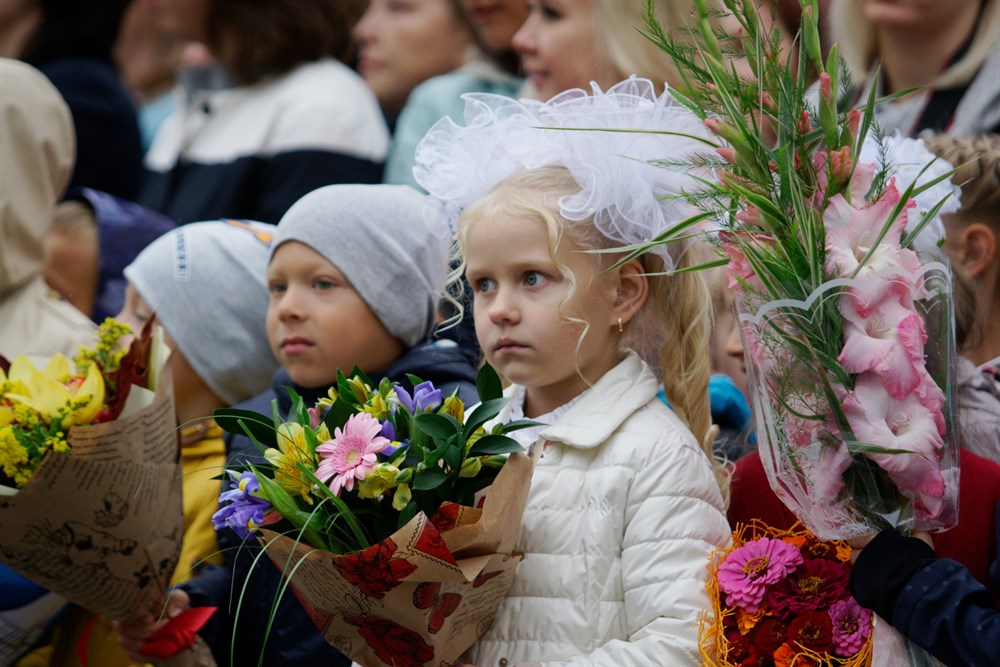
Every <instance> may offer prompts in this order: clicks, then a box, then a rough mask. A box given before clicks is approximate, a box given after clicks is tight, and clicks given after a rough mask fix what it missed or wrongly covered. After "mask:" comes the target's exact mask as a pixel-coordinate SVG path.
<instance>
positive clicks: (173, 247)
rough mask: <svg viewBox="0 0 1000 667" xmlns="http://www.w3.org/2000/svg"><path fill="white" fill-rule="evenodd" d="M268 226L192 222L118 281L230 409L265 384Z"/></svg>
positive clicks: (269, 365)
mask: <svg viewBox="0 0 1000 667" xmlns="http://www.w3.org/2000/svg"><path fill="white" fill-rule="evenodd" d="M273 235H274V226H273V225H265V224H262V223H256V222H239V221H236V220H231V221H217V222H195V223H191V224H187V225H184V226H182V227H178V228H177V229H175V230H173V231H171V232H168V233H167V234H165V235H163V236H161V237H160V238H158V239H157V240H155V241H153V242H152V243H151V244H150V245H149V246H147V247H146V249H145V250H143V251H142V252H141V253H140V254H139V256H138V257H136V258H135V261H133V262H132V263H131V264H129V265H128V266H127V267H126V268H125V277H126V278H127V279H128V281H129V283H131V284H132V286H134V287H135V289H137V290H138V291H139V294H140V295H141V296H142V298H143V299H145V300H146V303H148V304H149V306H150V308H152V310H153V312H155V313H156V317H157V319H158V320H159V322H160V324H162V325H163V328H164V329H166V331H167V333H168V334H170V337H171V338H172V339H173V340H174V343H175V345H176V346H177V348H178V349H179V350H180V352H181V353H182V354H183V355H184V357H185V358H186V359H187V360H188V363H190V364H191V368H193V369H194V371H195V372H196V373H197V374H198V376H199V377H200V378H201V379H202V380H203V381H204V382H205V384H207V385H208V386H209V387H210V388H211V389H212V391H214V392H215V394H216V395H217V396H218V397H219V398H221V399H222V400H224V401H226V402H227V403H228V404H230V405H234V404H236V403H240V402H242V401H245V400H246V399H248V398H251V397H252V396H256V395H257V394H259V393H261V392H262V391H264V390H266V389H267V388H268V387H270V386H271V377H272V376H273V375H274V372H275V371H276V370H277V368H278V362H277V361H276V360H275V358H274V354H273V353H272V352H271V346H270V345H269V344H268V342H267V330H266V319H267V303H268V294H267V280H266V274H267V259H268V253H269V249H270V241H271V238H272V237H273Z"/></svg>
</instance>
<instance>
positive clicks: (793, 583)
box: [767, 558, 850, 618]
mask: <svg viewBox="0 0 1000 667" xmlns="http://www.w3.org/2000/svg"><path fill="white" fill-rule="evenodd" d="M849 577H850V571H849V570H848V568H847V566H846V565H844V564H843V563H841V562H839V561H835V560H825V559H822V558H815V559H812V560H807V561H805V562H804V563H802V565H800V566H798V567H797V568H796V569H795V572H793V573H792V574H790V575H789V576H788V577H786V578H785V579H783V580H782V581H779V582H778V583H776V584H775V585H774V586H772V587H771V589H770V590H769V591H768V592H767V603H768V605H769V606H770V609H771V611H772V612H774V613H775V614H778V615H779V616H782V617H783V618H788V617H789V616H792V615H794V614H799V613H802V612H804V611H816V610H817V609H825V608H827V607H829V606H830V605H832V604H833V603H834V602H836V601H837V600H842V599H843V598H844V597H845V596H846V595H847V581H848V578H849Z"/></svg>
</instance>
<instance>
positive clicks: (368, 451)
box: [316, 412, 390, 496]
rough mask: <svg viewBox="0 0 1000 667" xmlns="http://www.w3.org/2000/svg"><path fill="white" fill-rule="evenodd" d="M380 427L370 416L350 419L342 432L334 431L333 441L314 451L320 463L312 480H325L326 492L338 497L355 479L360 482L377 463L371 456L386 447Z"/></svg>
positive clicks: (352, 416) (360, 415) (355, 416)
mask: <svg viewBox="0 0 1000 667" xmlns="http://www.w3.org/2000/svg"><path fill="white" fill-rule="evenodd" d="M381 430H382V424H381V423H380V422H379V420H377V419H375V418H374V417H372V416H371V415H370V414H368V413H365V412H361V413H358V414H356V415H351V416H350V417H348V419H347V423H346V424H344V428H343V429H339V428H338V429H334V432H333V438H332V439H330V440H328V441H326V442H324V443H323V444H322V445H320V446H319V447H317V448H316V453H317V454H319V455H320V456H321V457H322V458H323V460H322V461H320V464H319V467H317V468H316V476H317V477H319V478H320V479H321V480H324V481H326V480H327V479H329V482H328V484H329V485H330V491H332V492H333V494H334V495H336V496H339V495H340V490H341V489H345V490H347V491H351V490H353V489H354V480H355V479H364V478H365V476H366V475H367V474H368V473H369V472H371V471H372V469H373V468H374V467H375V464H376V463H378V457H377V456H375V455H376V454H378V453H379V452H381V451H382V450H383V449H385V448H386V447H388V446H389V444H390V442H389V439H388V438H384V437H382V436H380V435H379V432H380V431H381Z"/></svg>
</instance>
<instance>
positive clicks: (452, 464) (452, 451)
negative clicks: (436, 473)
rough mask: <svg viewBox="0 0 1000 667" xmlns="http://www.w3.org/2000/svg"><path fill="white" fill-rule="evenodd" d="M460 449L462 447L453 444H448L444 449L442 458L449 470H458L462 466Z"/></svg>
mask: <svg viewBox="0 0 1000 667" xmlns="http://www.w3.org/2000/svg"><path fill="white" fill-rule="evenodd" d="M462 449H463V448H460V447H456V446H454V445H449V446H448V449H447V450H446V451H445V453H444V456H443V457H442V458H443V459H444V463H445V465H446V466H448V469H449V470H458V469H459V468H461V467H462V453H463V452H462Z"/></svg>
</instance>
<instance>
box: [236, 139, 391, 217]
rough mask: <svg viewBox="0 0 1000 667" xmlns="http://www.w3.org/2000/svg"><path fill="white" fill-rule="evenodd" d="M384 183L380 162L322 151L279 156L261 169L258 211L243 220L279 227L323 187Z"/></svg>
mask: <svg viewBox="0 0 1000 667" xmlns="http://www.w3.org/2000/svg"><path fill="white" fill-rule="evenodd" d="M381 180H382V163H381V162H372V161H370V160H365V159H363V158H357V157H353V156H350V155H344V154H343V153H333V152H330V151H323V150H298V151H289V152H286V153H279V154H277V155H274V156H272V157H269V158H266V159H264V160H263V161H262V162H261V164H260V165H259V172H258V177H257V181H258V182H257V184H256V185H257V188H256V190H257V193H259V194H258V196H259V198H258V200H257V203H256V206H255V210H252V211H248V212H247V214H246V215H245V216H244V217H247V218H251V219H253V220H263V221H266V222H272V223H275V224H277V222H278V221H279V220H280V219H281V216H283V215H284V214H285V211H287V210H288V209H289V208H290V207H291V206H292V204H294V203H295V202H296V201H298V200H299V199H301V198H302V197H303V196H304V195H306V194H308V193H310V192H312V191H313V190H315V189H317V188H321V187H323V186H324V185H335V184H338V183H379V182H381Z"/></svg>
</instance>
